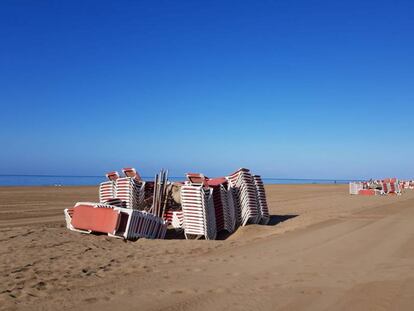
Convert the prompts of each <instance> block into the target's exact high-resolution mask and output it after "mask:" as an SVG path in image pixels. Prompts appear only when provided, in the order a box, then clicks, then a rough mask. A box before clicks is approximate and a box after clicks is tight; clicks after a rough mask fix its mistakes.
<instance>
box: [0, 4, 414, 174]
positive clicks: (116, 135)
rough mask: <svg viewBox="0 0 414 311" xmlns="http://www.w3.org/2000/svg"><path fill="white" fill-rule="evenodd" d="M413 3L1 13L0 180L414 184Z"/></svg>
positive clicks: (8, 9)
mask: <svg viewBox="0 0 414 311" xmlns="http://www.w3.org/2000/svg"><path fill="white" fill-rule="evenodd" d="M413 103H414V2H413V1H356V0H352V1H311V0H310V1H309V0H303V1H240V0H237V1H225V0H219V1H179V0H177V1H154V0H151V1H150V0H148V1H115V0H114V1H102V0H100V1H58V0H57V1H19V0H13V1H12V0H10V1H8V0H5V1H1V2H0V106H1V111H0V122H1V131H0V141H1V145H2V148H1V152H0V174H10V173H15V174H81V175H96V174H98V175H100V174H102V173H104V172H106V171H108V170H113V169H120V168H122V167H124V166H135V167H136V168H137V169H138V170H139V171H140V172H141V173H142V174H143V175H153V174H154V173H155V172H156V171H158V170H159V169H160V168H161V167H166V168H169V169H170V171H171V173H172V174H173V175H176V176H179V175H182V174H184V173H185V172H187V171H201V172H204V173H205V174H207V175H212V176H213V175H222V174H226V173H230V172H231V171H233V170H234V169H236V168H238V167H241V166H244V167H249V168H251V169H252V170H253V171H254V172H256V173H260V174H262V175H263V176H266V177H283V178H287V177H290V178H337V179H340V178H343V179H347V178H367V177H383V176H399V177H404V178H407V177H414V165H413V156H414V143H413V134H414V130H413V129H414V125H413V121H414V107H413Z"/></svg>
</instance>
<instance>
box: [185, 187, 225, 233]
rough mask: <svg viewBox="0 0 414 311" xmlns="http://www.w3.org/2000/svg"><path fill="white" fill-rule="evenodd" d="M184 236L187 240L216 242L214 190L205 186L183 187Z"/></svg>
mask: <svg viewBox="0 0 414 311" xmlns="http://www.w3.org/2000/svg"><path fill="white" fill-rule="evenodd" d="M181 206H182V209H183V227H184V235H185V237H186V238H187V239H191V238H196V239H198V238H200V237H202V236H204V238H205V239H206V240H214V239H215V238H216V236H217V227H216V217H215V211H214V203H213V196H212V190H211V189H210V188H208V187H205V186H204V185H193V184H187V185H184V186H182V187H181Z"/></svg>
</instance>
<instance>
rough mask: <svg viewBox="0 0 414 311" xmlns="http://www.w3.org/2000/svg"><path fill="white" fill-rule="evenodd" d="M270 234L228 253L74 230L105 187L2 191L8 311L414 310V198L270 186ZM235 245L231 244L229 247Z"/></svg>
mask: <svg viewBox="0 0 414 311" xmlns="http://www.w3.org/2000/svg"><path fill="white" fill-rule="evenodd" d="M266 191H267V196H268V201H269V207H270V211H271V214H272V218H271V223H270V225H268V226H260V225H249V226H246V227H243V228H240V229H239V230H238V231H237V232H236V233H235V234H233V235H232V236H230V237H228V238H227V239H225V240H220V241H204V240H199V241H186V240H178V239H175V240H174V239H172V240H139V241H137V242H124V241H122V240H119V239H113V238H108V237H106V236H95V235H82V234H79V233H75V232H71V231H69V230H67V229H66V227H65V224H64V217H63V209H64V208H65V207H71V206H73V204H74V203H75V202H77V201H96V200H97V194H98V188H97V187H3V188H0V233H1V235H0V309H2V310H3V309H4V310H56V309H59V310H66V309H68V310H73V309H76V310H108V311H109V310H225V309H227V310H350V309H351V310H353V311H355V310H412V309H413V306H414V260H413V258H414V225H413V223H414V191H409V190H408V191H407V192H405V193H404V194H403V195H402V196H399V197H396V196H388V197H358V196H350V195H348V186H346V185H270V186H266ZM223 238H224V237H223Z"/></svg>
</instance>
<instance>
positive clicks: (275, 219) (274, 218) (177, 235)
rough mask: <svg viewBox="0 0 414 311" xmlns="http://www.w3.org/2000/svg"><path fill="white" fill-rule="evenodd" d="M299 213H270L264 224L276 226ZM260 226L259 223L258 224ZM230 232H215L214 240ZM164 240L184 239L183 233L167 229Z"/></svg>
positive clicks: (224, 238)
mask: <svg viewBox="0 0 414 311" xmlns="http://www.w3.org/2000/svg"><path fill="white" fill-rule="evenodd" d="M297 216H299V215H270V220H269V222H268V224H267V225H266V226H276V225H277V224H280V223H281V222H284V221H286V220H289V219H292V218H295V217H297ZM259 226H260V225H259ZM231 235H232V233H228V232H227V231H221V232H219V233H217V238H216V240H219V241H223V240H226V239H227V238H228V237H229V236H231ZM165 239H166V240H184V239H185V237H184V233H183V231H182V230H175V229H168V230H167V234H166V236H165Z"/></svg>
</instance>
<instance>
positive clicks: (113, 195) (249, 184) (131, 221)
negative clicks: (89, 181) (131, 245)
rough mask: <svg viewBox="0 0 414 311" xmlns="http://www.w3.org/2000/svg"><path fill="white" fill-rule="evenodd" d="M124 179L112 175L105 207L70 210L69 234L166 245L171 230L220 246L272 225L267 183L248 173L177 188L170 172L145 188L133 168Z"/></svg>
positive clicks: (197, 179) (189, 178)
mask: <svg viewBox="0 0 414 311" xmlns="http://www.w3.org/2000/svg"><path fill="white" fill-rule="evenodd" d="M123 174H124V176H123V177H121V176H120V175H119V173H118V172H110V173H108V174H106V178H107V181H105V182H102V183H101V184H100V186H99V199H100V202H99V203H92V202H78V203H76V204H75V206H74V207H72V208H67V209H65V210H64V214H65V220H66V226H67V228H68V229H70V230H72V231H76V232H81V233H100V234H107V235H108V236H110V237H116V238H123V239H125V240H136V239H138V238H149V239H163V238H165V236H166V233H167V228H168V227H170V228H171V229H175V231H178V232H182V233H183V234H184V236H185V238H186V239H199V238H204V239H206V240H215V239H217V238H218V236H219V234H220V233H222V232H225V233H227V234H232V233H233V232H234V231H235V230H236V229H237V228H238V227H240V226H245V225H247V224H263V225H266V224H267V223H268V222H269V218H270V216H269V209H268V205H267V200H266V193H265V189H264V185H263V181H262V179H261V177H260V176H258V175H252V174H251V173H250V171H249V170H248V169H245V168H241V169H239V170H237V171H236V172H234V173H232V174H230V175H229V176H226V177H220V178H208V177H206V176H204V175H203V174H199V173H189V174H187V175H186V180H185V181H183V182H174V183H172V182H169V181H168V172H167V171H165V170H162V171H161V172H160V173H159V174H157V175H156V177H155V181H154V182H149V181H147V182H145V181H144V180H142V178H141V177H140V175H139V174H138V172H137V171H136V170H135V169H133V168H126V169H123ZM148 202H150V205H149V204H148Z"/></svg>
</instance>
